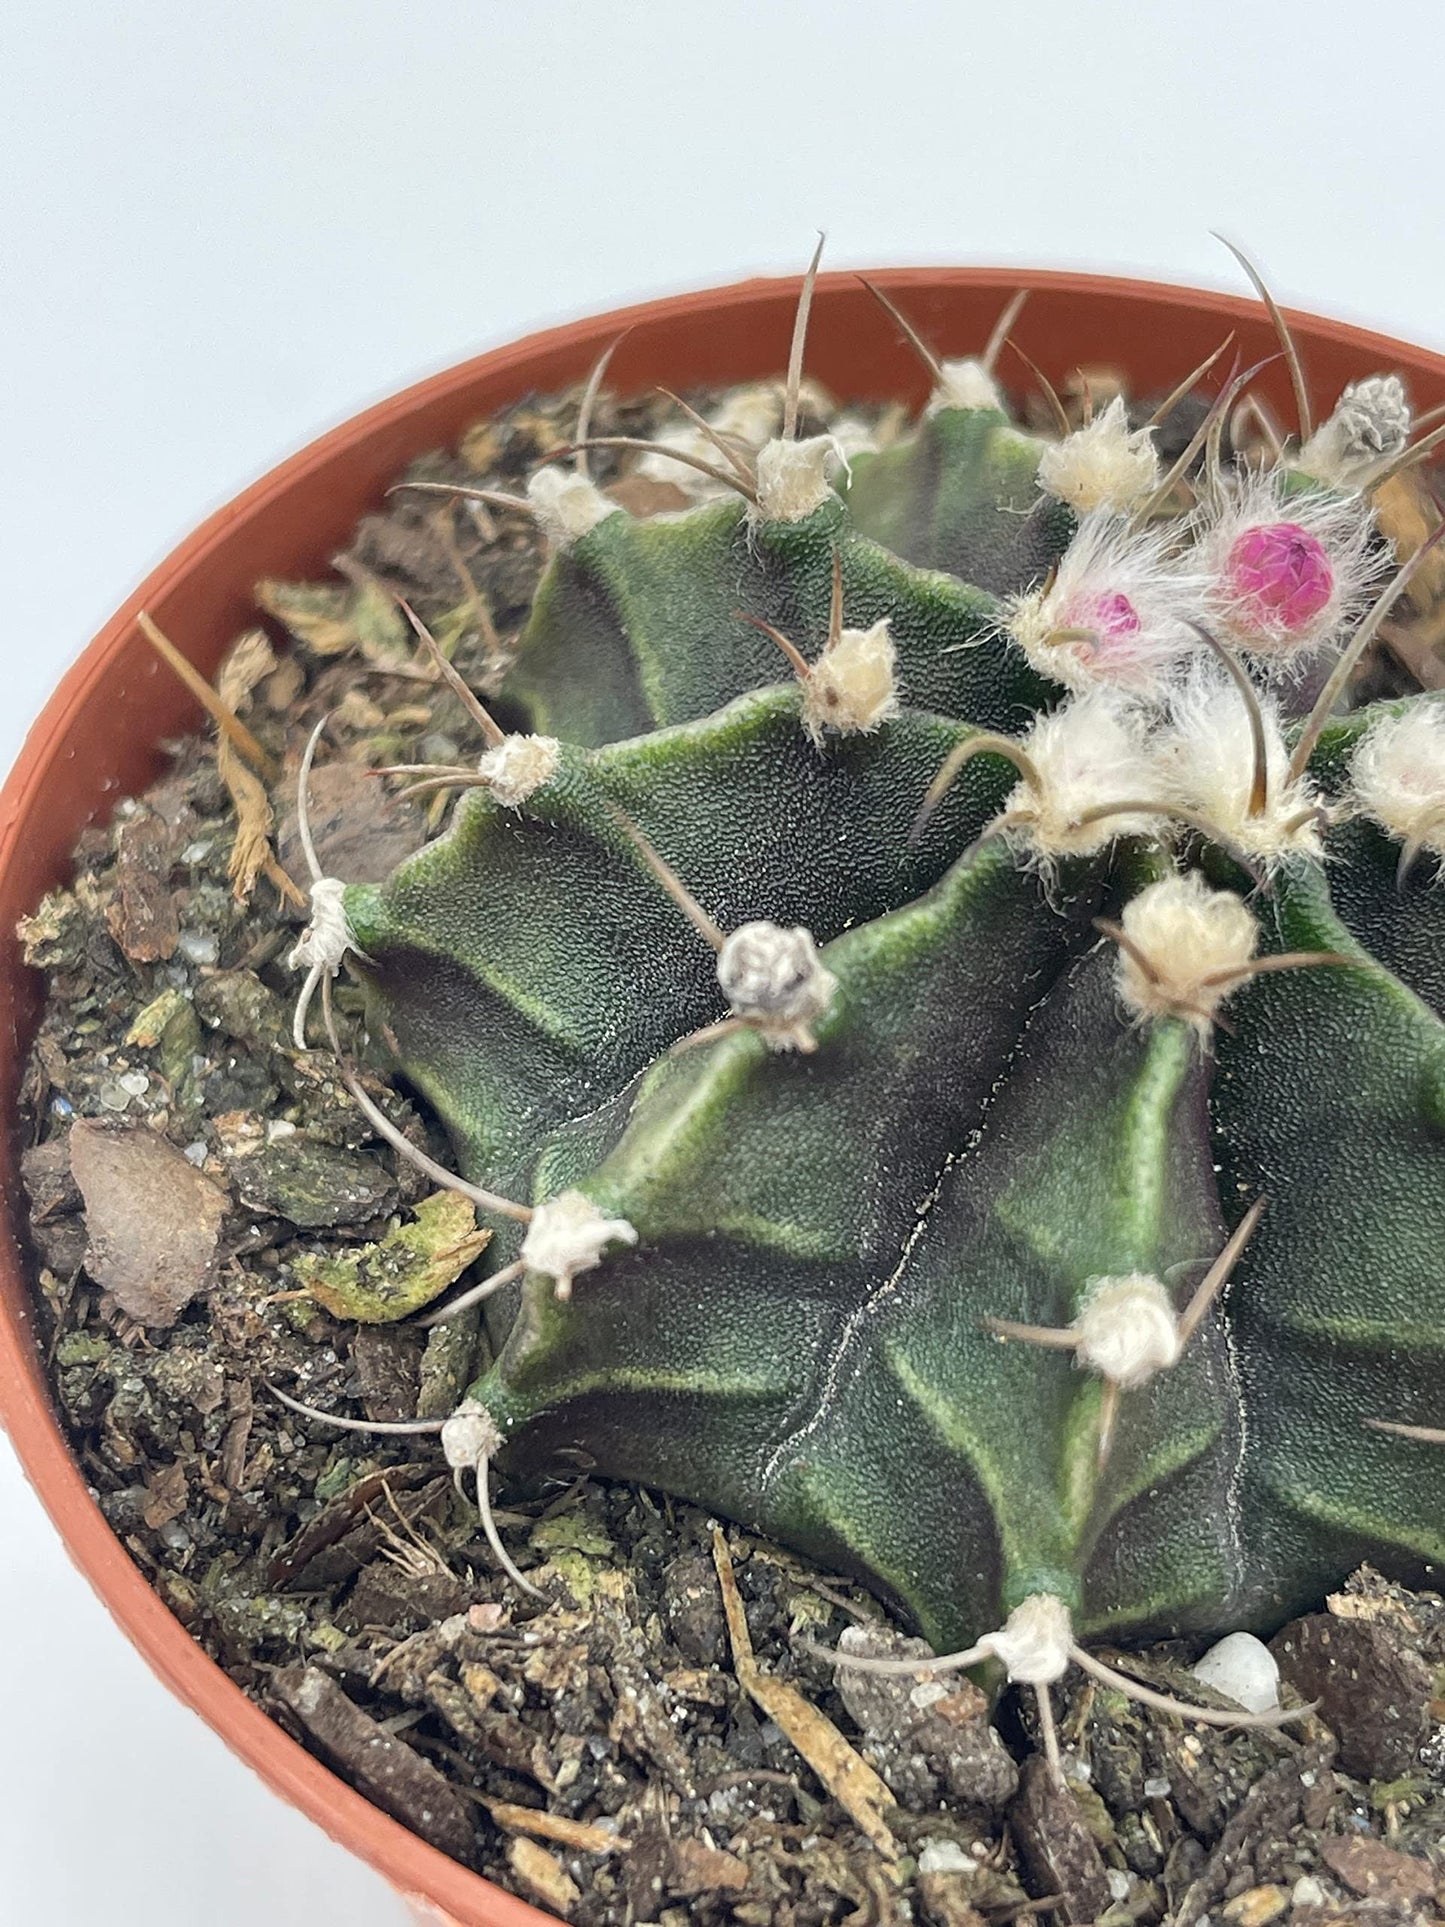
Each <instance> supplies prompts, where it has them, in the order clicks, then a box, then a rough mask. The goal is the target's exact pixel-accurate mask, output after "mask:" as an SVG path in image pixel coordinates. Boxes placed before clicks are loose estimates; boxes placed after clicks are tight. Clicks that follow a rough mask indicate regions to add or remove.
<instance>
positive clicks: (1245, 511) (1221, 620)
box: [1191, 469, 1389, 663]
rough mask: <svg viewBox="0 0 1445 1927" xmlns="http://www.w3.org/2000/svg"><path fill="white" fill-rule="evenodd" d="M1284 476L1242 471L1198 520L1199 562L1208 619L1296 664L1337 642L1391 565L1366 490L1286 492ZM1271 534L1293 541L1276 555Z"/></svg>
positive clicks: (1268, 654)
mask: <svg viewBox="0 0 1445 1927" xmlns="http://www.w3.org/2000/svg"><path fill="white" fill-rule="evenodd" d="M1286 480H1287V478H1286V477H1285V476H1284V475H1283V474H1282V473H1281V472H1280V471H1279V470H1277V469H1271V470H1263V471H1255V470H1249V471H1242V470H1241V471H1237V472H1236V473H1235V474H1234V476H1233V477H1231V478H1229V479H1227V480H1226V481H1225V482H1224V484H1223V485H1222V487H1221V489H1220V490H1219V491H1218V492H1217V493H1216V495H1215V496H1214V497H1212V498H1210V499H1208V500H1206V501H1205V502H1203V503H1202V504H1201V506H1200V508H1199V510H1198V512H1197V514H1196V515H1195V517H1194V519H1193V522H1192V525H1191V526H1192V528H1193V531H1194V535H1195V548H1194V556H1193V566H1194V568H1195V569H1196V570H1197V571H1198V572H1199V573H1201V574H1202V575H1203V576H1204V578H1205V583H1204V596H1203V607H1202V608H1201V610H1200V611H1199V613H1200V616H1201V619H1202V620H1203V621H1204V622H1205V624H1206V625H1207V626H1208V627H1209V628H1211V629H1213V630H1214V632H1215V633H1216V634H1220V635H1223V636H1224V638H1225V639H1226V640H1227V641H1230V642H1233V643H1234V644H1235V645H1236V646H1237V647H1238V648H1240V649H1243V650H1245V651H1246V652H1247V653H1249V654H1251V655H1253V656H1255V657H1256V658H1260V659H1262V660H1264V661H1266V662H1273V663H1293V662H1297V661H1299V660H1300V659H1301V658H1302V657H1307V656H1309V655H1311V654H1313V653H1314V652H1316V651H1317V650H1319V649H1322V648H1324V647H1325V645H1326V644H1328V643H1329V642H1331V641H1333V640H1335V639H1336V638H1337V637H1338V636H1339V634H1340V632H1341V630H1342V629H1343V628H1345V627H1346V626H1347V625H1349V624H1350V623H1351V622H1352V621H1353V620H1354V619H1355V618H1357V617H1358V616H1360V615H1362V614H1363V613H1364V610H1365V608H1366V605H1367V604H1368V602H1369V599H1370V595H1371V593H1372V592H1373V591H1374V590H1375V589H1376V588H1378V587H1379V586H1380V584H1381V582H1382V580H1383V577H1384V575H1385V574H1386V572H1387V571H1388V568H1389V564H1388V561H1387V560H1386V559H1385V557H1384V556H1383V554H1381V553H1378V552H1375V551H1373V550H1372V549H1371V546H1370V538H1371V534H1372V531H1373V528H1374V522H1373V517H1372V515H1371V511H1370V506H1369V504H1368V502H1366V500H1365V499H1364V497H1363V496H1361V495H1335V494H1326V493H1325V492H1324V490H1322V489H1315V488H1302V489H1301V488H1297V489H1295V490H1294V491H1293V492H1291V493H1288V494H1287V493H1286V492H1285V483H1286ZM1286 532H1292V533H1291V534H1287V533H1286ZM1272 540H1273V541H1275V542H1278V543H1281V544H1286V545H1288V546H1286V547H1282V548H1281V550H1280V552H1279V553H1278V554H1277V555H1275V556H1274V557H1273V558H1271V557H1270V555H1269V553H1268V549H1269V544H1270V542H1271V541H1272ZM1291 547H1292V549H1293V553H1292V554H1291V553H1290V548H1291Z"/></svg>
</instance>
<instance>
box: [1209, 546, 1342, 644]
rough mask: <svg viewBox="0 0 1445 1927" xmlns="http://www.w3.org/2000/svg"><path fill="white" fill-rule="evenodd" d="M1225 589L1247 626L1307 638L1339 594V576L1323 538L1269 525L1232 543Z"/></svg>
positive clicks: (1265, 632)
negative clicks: (1322, 540) (1331, 598)
mask: <svg viewBox="0 0 1445 1927" xmlns="http://www.w3.org/2000/svg"><path fill="white" fill-rule="evenodd" d="M1225 579H1226V588H1227V592H1228V595H1229V598H1230V600H1231V602H1233V603H1234V604H1235V605H1236V607H1237V609H1238V611H1239V615H1240V618H1241V619H1242V625H1248V626H1249V627H1251V628H1255V629H1257V630H1259V631H1260V632H1261V633H1262V634H1264V635H1274V636H1280V637H1283V638H1289V637H1293V636H1300V635H1303V634H1304V632H1305V631H1306V630H1307V629H1308V628H1309V627H1310V624H1311V623H1312V622H1313V621H1314V619H1315V617H1316V616H1318V615H1319V614H1320V612H1321V610H1323V609H1324V608H1325V607H1326V605H1327V604H1328V602H1329V600H1330V597H1331V596H1332V595H1333V594H1334V588H1335V572H1334V569H1333V567H1332V566H1331V563H1330V558H1329V555H1328V554H1327V553H1326V550H1325V546H1324V544H1323V543H1322V542H1321V541H1320V540H1319V539H1318V537H1316V536H1313V535H1311V534H1310V532H1309V530H1308V529H1304V528H1301V527H1300V525H1299V523H1298V522H1265V523H1260V524H1258V525H1257V526H1256V527H1254V528H1249V529H1245V530H1244V532H1243V533H1242V534H1241V535H1238V536H1236V538H1235V540H1234V541H1233V542H1232V543H1231V544H1230V548H1229V554H1228V557H1227V559H1226V561H1225Z"/></svg>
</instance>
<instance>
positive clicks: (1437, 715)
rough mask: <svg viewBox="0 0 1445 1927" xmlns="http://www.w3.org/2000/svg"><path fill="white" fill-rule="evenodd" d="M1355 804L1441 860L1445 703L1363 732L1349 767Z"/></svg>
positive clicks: (1386, 720)
mask: <svg viewBox="0 0 1445 1927" xmlns="http://www.w3.org/2000/svg"><path fill="white" fill-rule="evenodd" d="M1350 781H1351V783H1352V785H1353V788H1354V795H1355V802H1356V803H1357V804H1358V806H1359V807H1360V809H1362V810H1363V811H1364V813H1365V815H1366V816H1370V817H1373V818H1374V820H1375V822H1377V823H1378V824H1379V825H1380V827H1381V829H1383V830H1387V831H1388V832H1389V834H1390V835H1391V836H1395V837H1399V839H1400V840H1401V842H1403V843H1418V844H1419V845H1420V847H1421V848H1422V849H1427V850H1433V851H1434V852H1435V853H1436V854H1437V855H1439V856H1445V702H1435V703H1428V704H1417V705H1416V706H1415V707H1414V708H1412V709H1409V710H1407V711H1406V712H1405V713H1404V715H1402V716H1386V717H1384V718H1383V719H1382V720H1381V721H1380V722H1378V723H1374V724H1372V725H1371V726H1370V728H1369V729H1367V730H1366V732H1365V734H1364V736H1363V737H1362V738H1361V739H1360V742H1359V744H1358V745H1357V747H1356V749H1355V754H1354V759H1353V761H1352V762H1351V764H1350Z"/></svg>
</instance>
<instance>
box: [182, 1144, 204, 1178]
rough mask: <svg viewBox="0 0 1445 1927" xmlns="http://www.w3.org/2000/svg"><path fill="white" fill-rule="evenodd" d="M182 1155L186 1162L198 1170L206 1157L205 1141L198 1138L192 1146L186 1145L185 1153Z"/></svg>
mask: <svg viewBox="0 0 1445 1927" xmlns="http://www.w3.org/2000/svg"><path fill="white" fill-rule="evenodd" d="M183 1155H184V1156H185V1158H186V1161H187V1162H188V1163H190V1164H194V1165H195V1166H196V1168H197V1169H198V1170H199V1168H200V1167H201V1165H203V1164H204V1163H205V1161H206V1158H207V1155H208V1153H207V1150H206V1140H205V1139H204V1138H203V1137H198V1138H197V1139H196V1141H195V1143H194V1144H188V1145H187V1146H186V1148H185V1152H184V1154H183Z"/></svg>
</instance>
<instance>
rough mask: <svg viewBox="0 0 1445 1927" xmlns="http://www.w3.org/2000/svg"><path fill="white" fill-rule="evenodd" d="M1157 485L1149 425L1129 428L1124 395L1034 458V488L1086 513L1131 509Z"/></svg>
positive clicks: (1152, 433) (1051, 443)
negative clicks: (1036, 478) (1036, 462)
mask: <svg viewBox="0 0 1445 1927" xmlns="http://www.w3.org/2000/svg"><path fill="white" fill-rule="evenodd" d="M1158 486H1159V457H1158V456H1157V455H1156V454H1155V452H1154V431H1153V429H1152V428H1130V426H1129V417H1128V414H1127V413H1126V411H1125V408H1124V398H1123V396H1122V395H1116V396H1115V397H1114V399H1113V400H1112V401H1111V402H1110V403H1109V406H1108V407H1107V408H1106V409H1105V410H1104V412H1103V414H1102V415H1099V416H1098V417H1096V419H1095V420H1093V421H1091V422H1090V423H1089V425H1088V426H1087V428H1079V429H1076V430H1075V431H1074V433H1073V434H1072V435H1069V436H1066V437H1065V439H1064V440H1063V441H1061V442H1050V444H1049V445H1048V447H1047V448H1046V449H1045V450H1044V452H1043V455H1042V457H1041V458H1040V461H1039V487H1040V488H1041V489H1043V490H1045V492H1046V493H1047V494H1049V495H1056V496H1058V498H1059V500H1060V501H1061V502H1067V503H1068V505H1069V507H1070V508H1072V509H1077V510H1078V512H1079V514H1081V515H1087V514H1088V513H1089V512H1090V511H1091V510H1093V509H1119V510H1124V509H1134V508H1137V507H1138V506H1139V505H1140V504H1141V503H1142V502H1146V501H1147V500H1148V499H1149V497H1150V496H1151V495H1152V494H1153V493H1154V491H1155V489H1156V488H1158Z"/></svg>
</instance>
